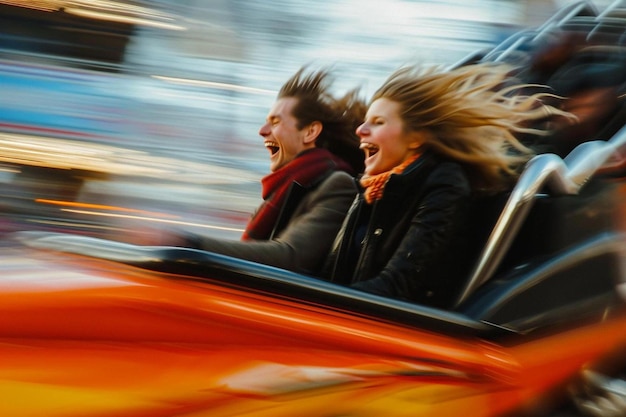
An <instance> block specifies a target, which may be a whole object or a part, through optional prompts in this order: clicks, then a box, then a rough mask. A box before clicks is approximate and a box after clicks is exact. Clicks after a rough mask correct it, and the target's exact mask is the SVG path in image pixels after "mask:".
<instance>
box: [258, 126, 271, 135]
mask: <svg viewBox="0 0 626 417" xmlns="http://www.w3.org/2000/svg"><path fill="white" fill-rule="evenodd" d="M269 134H270V128H269V123H264V124H263V125H262V126H261V128H260V129H259V135H261V136H263V137H265V136H267V135H269Z"/></svg>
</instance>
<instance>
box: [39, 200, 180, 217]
mask: <svg viewBox="0 0 626 417" xmlns="http://www.w3.org/2000/svg"><path fill="white" fill-rule="evenodd" d="M35 202H37V203H43V204H51V205H56V206H64V207H77V208H87V209H96V210H111V211H124V212H127V213H138V214H145V215H148V216H156V217H168V218H170V219H179V218H180V216H175V215H173V214H166V213H158V212H154V211H146V210H139V209H132V208H127V207H119V206H107V205H103V204H91V203H79V202H73V201H60V200H48V199H45V198H37V199H35Z"/></svg>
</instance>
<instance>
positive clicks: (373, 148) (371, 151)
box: [359, 142, 380, 159]
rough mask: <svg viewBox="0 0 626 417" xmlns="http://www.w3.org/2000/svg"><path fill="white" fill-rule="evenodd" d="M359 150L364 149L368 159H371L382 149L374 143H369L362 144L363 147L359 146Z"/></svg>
mask: <svg viewBox="0 0 626 417" xmlns="http://www.w3.org/2000/svg"><path fill="white" fill-rule="evenodd" d="M359 148H360V149H362V150H363V152H365V158H366V159H367V158H369V157H370V156H374V155H376V153H377V152H378V150H379V149H380V148H379V147H378V146H377V145H374V144H373V143H369V142H361V145H360V146H359Z"/></svg>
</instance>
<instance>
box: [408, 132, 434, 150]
mask: <svg viewBox="0 0 626 417" xmlns="http://www.w3.org/2000/svg"><path fill="white" fill-rule="evenodd" d="M428 135H431V133H430V132H428V131H426V130H416V131H413V132H411V133H410V134H409V149H414V150H415V149H419V148H421V147H422V145H423V144H425V143H426V142H428Z"/></svg>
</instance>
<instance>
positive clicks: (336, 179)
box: [319, 171, 356, 191]
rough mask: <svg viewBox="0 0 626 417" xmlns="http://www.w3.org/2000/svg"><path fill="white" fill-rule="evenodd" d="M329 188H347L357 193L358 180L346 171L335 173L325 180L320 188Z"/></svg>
mask: <svg viewBox="0 0 626 417" xmlns="http://www.w3.org/2000/svg"><path fill="white" fill-rule="evenodd" d="M328 187H332V188H335V187H345V188H354V190H355V191H356V180H355V179H354V177H353V176H352V175H350V174H348V173H347V172H345V171H333V172H331V173H330V174H329V175H328V176H327V177H326V178H324V179H323V180H322V181H321V183H320V186H319V188H328Z"/></svg>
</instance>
